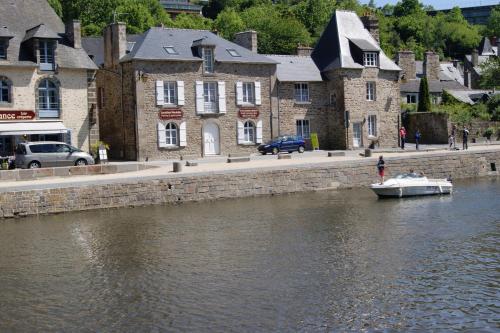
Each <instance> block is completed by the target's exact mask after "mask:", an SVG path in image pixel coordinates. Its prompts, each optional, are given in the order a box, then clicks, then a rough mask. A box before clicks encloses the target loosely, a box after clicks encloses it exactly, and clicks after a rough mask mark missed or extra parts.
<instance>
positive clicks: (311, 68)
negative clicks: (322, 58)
mask: <svg viewBox="0 0 500 333" xmlns="http://www.w3.org/2000/svg"><path fill="white" fill-rule="evenodd" d="M266 57H268V58H269V59H272V60H274V61H276V62H278V66H277V69H276V75H277V78H278V81H280V82H319V81H323V79H322V77H321V73H320V71H319V69H318V67H316V64H315V63H314V61H313V60H312V58H311V57H310V56H290V55H275V54H270V55H266Z"/></svg>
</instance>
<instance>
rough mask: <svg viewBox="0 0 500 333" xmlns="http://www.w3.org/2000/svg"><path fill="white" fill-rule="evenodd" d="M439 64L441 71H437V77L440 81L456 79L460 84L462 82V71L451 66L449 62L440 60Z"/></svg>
mask: <svg viewBox="0 0 500 333" xmlns="http://www.w3.org/2000/svg"><path fill="white" fill-rule="evenodd" d="M439 66H440V67H441V71H440V72H439V79H440V80H441V81H457V82H458V83H460V84H461V85H463V84H464V76H463V74H462V72H461V71H460V69H458V68H456V67H455V66H453V64H452V63H451V62H442V63H440V64H439Z"/></svg>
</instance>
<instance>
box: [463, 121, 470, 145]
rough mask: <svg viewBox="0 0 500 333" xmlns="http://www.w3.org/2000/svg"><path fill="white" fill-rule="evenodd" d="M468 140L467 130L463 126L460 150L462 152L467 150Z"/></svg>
mask: <svg viewBox="0 0 500 333" xmlns="http://www.w3.org/2000/svg"><path fill="white" fill-rule="evenodd" d="M468 139H469V130H468V129H467V127H465V125H464V129H463V130H462V140H463V145H462V149H463V150H466V149H469V145H468V144H467V140H468Z"/></svg>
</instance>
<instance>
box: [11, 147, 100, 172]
mask: <svg viewBox="0 0 500 333" xmlns="http://www.w3.org/2000/svg"><path fill="white" fill-rule="evenodd" d="M94 163H95V162H94V159H93V158H92V156H90V155H89V154H87V153H85V152H83V151H81V150H80V149H78V148H75V147H72V146H70V145H68V144H66V143H64V142H54V141H40V142H23V143H20V144H18V145H17V148H16V167H18V168H23V169H27V168H28V169H36V168H42V167H43V168H48V167H58V166H69V165H87V164H94Z"/></svg>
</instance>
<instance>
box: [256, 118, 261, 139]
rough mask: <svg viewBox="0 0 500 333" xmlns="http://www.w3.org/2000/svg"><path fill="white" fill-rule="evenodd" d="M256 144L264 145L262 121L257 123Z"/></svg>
mask: <svg viewBox="0 0 500 333" xmlns="http://www.w3.org/2000/svg"><path fill="white" fill-rule="evenodd" d="M255 143H262V120H259V121H257V131H256V136H255Z"/></svg>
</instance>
